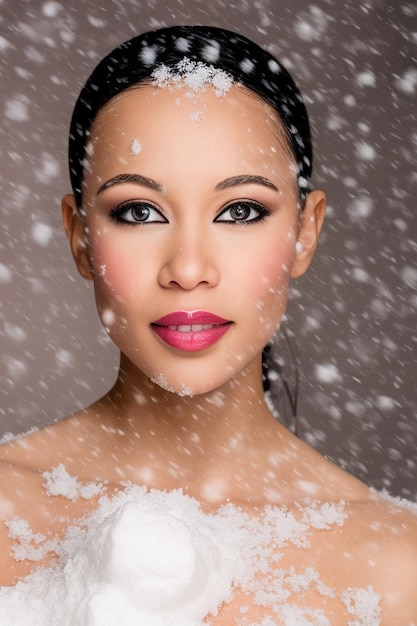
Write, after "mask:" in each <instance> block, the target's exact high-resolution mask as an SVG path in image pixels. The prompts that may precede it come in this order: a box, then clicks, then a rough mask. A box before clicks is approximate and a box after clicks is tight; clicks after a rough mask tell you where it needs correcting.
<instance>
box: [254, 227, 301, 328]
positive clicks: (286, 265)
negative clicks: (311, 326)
mask: <svg viewBox="0 0 417 626" xmlns="http://www.w3.org/2000/svg"><path fill="white" fill-rule="evenodd" d="M294 240H295V236H294V234H293V232H289V234H288V237H287V240H286V241H285V240H284V241H282V239H281V241H280V243H278V244H277V241H276V240H273V241H271V242H268V243H267V244H266V245H265V246H264V247H263V249H262V250H261V251H259V255H258V257H257V259H256V260H253V262H252V263H251V264H250V266H249V268H248V273H249V280H248V298H249V300H250V303H251V309H250V310H251V311H252V315H253V317H254V320H255V321H258V322H260V323H261V325H260V327H261V328H262V331H260V332H266V333H270V334H273V333H274V332H275V331H276V329H277V327H278V326H279V324H280V322H281V318H282V315H283V313H284V311H285V308H286V304H287V299H288V287H289V280H290V270H291V266H292V263H293V259H294V245H295V243H294Z"/></svg>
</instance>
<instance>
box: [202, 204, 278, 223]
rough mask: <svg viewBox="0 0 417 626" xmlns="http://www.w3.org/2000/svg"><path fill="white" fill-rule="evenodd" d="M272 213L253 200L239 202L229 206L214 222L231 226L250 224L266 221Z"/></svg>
mask: <svg viewBox="0 0 417 626" xmlns="http://www.w3.org/2000/svg"><path fill="white" fill-rule="evenodd" d="M270 213H271V212H270V211H269V210H268V209H267V208H266V207H264V206H263V205H262V204H259V202H254V201H253V200H239V201H237V202H233V203H231V204H229V205H228V206H227V207H226V208H225V209H223V210H222V211H221V213H220V214H219V215H218V216H217V217H216V219H215V220H214V221H215V222H227V223H229V224H249V223H253V222H260V221H261V220H264V219H265V218H266V217H267V216H268V215H270Z"/></svg>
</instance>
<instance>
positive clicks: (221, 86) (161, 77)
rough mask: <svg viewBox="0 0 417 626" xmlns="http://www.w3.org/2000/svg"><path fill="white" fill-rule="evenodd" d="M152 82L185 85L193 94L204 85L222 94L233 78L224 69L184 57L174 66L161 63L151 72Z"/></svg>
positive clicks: (171, 85)
mask: <svg viewBox="0 0 417 626" xmlns="http://www.w3.org/2000/svg"><path fill="white" fill-rule="evenodd" d="M152 78H153V84H154V85H157V86H158V87H162V88H171V87H173V86H175V85H178V86H183V85H184V86H186V87H188V88H189V89H190V90H191V91H192V92H193V93H194V94H197V93H201V92H203V91H205V89H206V87H208V86H209V87H210V86H211V87H214V90H215V94H216V96H223V95H224V94H225V93H226V92H227V91H229V89H230V87H231V86H232V85H233V78H232V76H231V75H230V74H229V73H228V72H225V71H224V70H221V69H219V68H215V67H214V66H213V65H209V64H207V63H203V62H202V61H191V60H190V59H189V58H187V57H184V58H183V59H182V60H181V61H178V63H177V64H176V65H175V66H174V67H168V66H167V65H165V64H164V63H161V64H160V65H158V67H156V69H155V70H154V71H153V72H152Z"/></svg>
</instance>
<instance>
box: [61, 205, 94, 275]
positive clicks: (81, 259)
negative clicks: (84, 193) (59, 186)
mask: <svg viewBox="0 0 417 626" xmlns="http://www.w3.org/2000/svg"><path fill="white" fill-rule="evenodd" d="M61 209H62V219H63V222H64V228H65V232H66V233H67V237H68V240H69V242H70V247H71V252H72V256H73V257H74V261H75V264H76V266H77V269H78V271H79V272H80V274H81V276H82V277H83V278H86V279H87V280H92V279H93V272H92V268H91V262H90V257H89V254H88V247H87V243H86V236H85V222H84V220H83V219H82V217H81V216H80V215H79V212H78V209H77V205H76V202H75V198H74V196H73V195H71V194H67V195H66V196H64V197H63V199H62V203H61Z"/></svg>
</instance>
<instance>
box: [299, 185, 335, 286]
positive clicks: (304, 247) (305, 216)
mask: <svg viewBox="0 0 417 626" xmlns="http://www.w3.org/2000/svg"><path fill="white" fill-rule="evenodd" d="M325 208H326V195H325V193H324V192H323V191H320V190H319V189H316V190H314V191H311V192H310V193H309V194H308V196H307V198H306V201H305V205H304V209H303V212H302V215H301V224H300V231H299V234H298V242H297V249H296V254H295V259H294V263H293V266H292V268H291V278H298V276H301V275H302V274H304V272H305V271H306V269H307V268H308V266H309V265H310V262H311V259H312V258H313V254H314V251H315V249H316V247H317V242H318V239H319V235H320V231H321V227H322V225H323V220H324V211H325Z"/></svg>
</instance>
